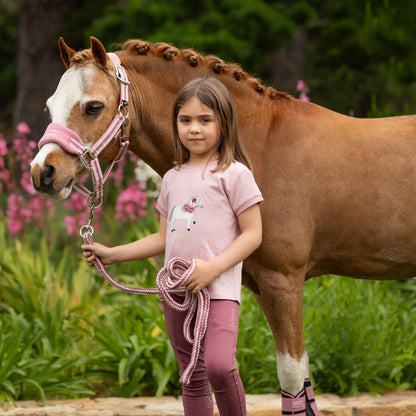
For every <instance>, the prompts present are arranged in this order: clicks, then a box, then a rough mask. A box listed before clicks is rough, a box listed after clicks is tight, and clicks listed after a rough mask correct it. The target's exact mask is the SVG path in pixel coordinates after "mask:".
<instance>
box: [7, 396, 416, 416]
mask: <svg viewBox="0 0 416 416" xmlns="http://www.w3.org/2000/svg"><path fill="white" fill-rule="evenodd" d="M317 401H318V405H319V412H320V416H414V415H416V391H403V392H394V393H385V394H382V395H378V396H371V395H368V394H363V395H361V396H359V397H356V398H340V397H338V396H335V395H330V394H322V395H320V396H318V397H317ZM16 405H17V407H12V406H8V405H5V404H3V406H2V407H1V409H0V415H5V416H183V411H182V404H181V401H180V399H176V398H174V397H159V398H154V397H138V398H132V399H122V398H105V399H104V398H101V399H78V400H61V401H48V402H47V403H44V404H42V403H37V402H35V401H22V402H17V403H16ZM280 406H281V399H280V395H272V394H270V395H247V410H248V416H278V415H280V414H281V408H280ZM215 415H216V416H218V413H216V414H215Z"/></svg>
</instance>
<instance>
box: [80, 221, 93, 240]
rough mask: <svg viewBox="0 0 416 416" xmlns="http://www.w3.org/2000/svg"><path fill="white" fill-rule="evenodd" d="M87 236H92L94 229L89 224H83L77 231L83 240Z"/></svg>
mask: <svg viewBox="0 0 416 416" xmlns="http://www.w3.org/2000/svg"><path fill="white" fill-rule="evenodd" d="M87 234H89V235H93V234H94V228H93V226H92V225H91V224H85V225H83V226H82V227H81V228H80V229H79V235H80V236H81V237H82V238H85V236H86V235H87Z"/></svg>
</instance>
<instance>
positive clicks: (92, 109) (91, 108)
mask: <svg viewBox="0 0 416 416" xmlns="http://www.w3.org/2000/svg"><path fill="white" fill-rule="evenodd" d="M103 109H104V104H101V103H90V104H88V105H87V107H86V109H85V112H86V113H87V114H89V115H92V116H94V115H97V114H100V113H101V111H103Z"/></svg>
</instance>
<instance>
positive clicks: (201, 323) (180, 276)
mask: <svg viewBox="0 0 416 416" xmlns="http://www.w3.org/2000/svg"><path fill="white" fill-rule="evenodd" d="M83 238H84V242H85V244H91V243H92V240H91V234H90V233H85V234H83ZM94 264H95V267H96V268H97V270H98V272H99V273H100V274H101V275H102V276H103V277H104V278H105V280H107V282H108V283H110V284H111V285H112V286H114V287H115V288H117V289H119V290H121V291H123V292H127V293H133V294H135V295H159V297H160V298H161V300H162V301H163V302H165V303H166V304H167V305H168V306H169V307H171V308H172V309H175V310H176V311H180V312H187V313H186V317H185V321H184V325H183V334H184V336H185V339H186V341H187V342H189V343H190V344H192V353H191V359H190V361H189V364H188V366H187V367H186V369H185V371H184V372H183V373H182V375H181V378H180V382H181V383H182V384H189V383H190V380H191V377H192V374H193V372H194V369H195V367H196V365H197V362H198V357H199V354H200V352H201V343H202V340H203V338H204V335H205V332H206V329H207V323H208V315H209V302H210V299H209V293H208V289H207V288H206V287H204V288H203V289H202V290H201V291H200V292H199V293H198V294H197V295H193V294H192V293H191V292H189V291H188V290H186V289H185V283H186V281H187V280H188V278H189V277H190V276H191V274H192V272H193V271H194V269H195V259H192V260H191V261H190V262H188V261H186V260H184V259H182V258H180V257H174V258H172V259H171V260H169V262H168V263H167V264H166V266H164V267H163V268H162V269H161V270H160V271H159V273H158V274H157V276H156V286H157V287H156V288H151V289H145V288H134V287H129V286H125V285H123V284H121V283H119V282H117V281H116V280H114V279H113V278H112V277H111V276H110V275H109V274H108V272H107V270H106V269H105V267H104V265H103V263H102V261H101V259H100V258H99V257H97V256H96V260H95V263H94ZM172 295H180V296H181V302H177V301H176V300H175V299H174V298H173V297H172ZM194 317H195V326H194V330H193V334H192V330H191V327H192V325H191V324H192V321H193V318H194Z"/></svg>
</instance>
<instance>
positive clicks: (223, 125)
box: [173, 77, 251, 172]
mask: <svg viewBox="0 0 416 416" xmlns="http://www.w3.org/2000/svg"><path fill="white" fill-rule="evenodd" d="M192 97H197V98H198V99H199V100H200V101H201V102H202V103H203V104H205V105H206V106H207V107H209V108H210V109H211V110H212V111H213V112H214V114H216V116H217V118H218V121H219V124H220V137H221V142H220V146H219V148H218V151H219V158H218V164H217V167H216V168H215V169H214V170H212V172H216V171H219V170H226V169H227V168H228V167H229V166H230V164H231V163H232V162H234V161H238V162H241V163H243V164H244V165H246V166H247V167H248V168H249V169H251V164H250V161H249V159H248V157H247V156H246V154H245V152H244V149H243V148H242V145H241V143H240V138H239V135H238V126H237V119H236V116H235V110H234V105H233V101H232V98H231V95H230V93H229V91H228V90H227V88H226V87H225V86H224V84H223V83H222V82H220V81H218V80H217V79H216V78H214V77H204V78H194V79H193V80H191V81H190V82H188V83H187V84H186V85H185V86H184V87H183V88H182V89H181V90H180V91H179V93H178V95H177V96H176V99H175V102H174V105H173V136H174V141H175V162H174V166H177V167H179V166H181V165H183V164H184V163H185V162H187V161H188V160H189V156H190V155H189V151H188V149H186V147H185V146H183V144H182V143H181V141H180V139H179V133H178V126H177V118H178V114H179V111H180V109H181V107H182V106H183V105H184V104H185V103H186V102H187V101H188V100H189V99H191V98H192Z"/></svg>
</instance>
